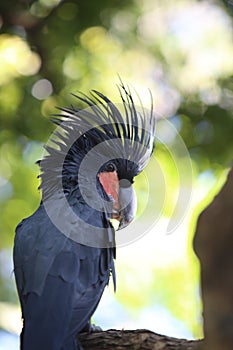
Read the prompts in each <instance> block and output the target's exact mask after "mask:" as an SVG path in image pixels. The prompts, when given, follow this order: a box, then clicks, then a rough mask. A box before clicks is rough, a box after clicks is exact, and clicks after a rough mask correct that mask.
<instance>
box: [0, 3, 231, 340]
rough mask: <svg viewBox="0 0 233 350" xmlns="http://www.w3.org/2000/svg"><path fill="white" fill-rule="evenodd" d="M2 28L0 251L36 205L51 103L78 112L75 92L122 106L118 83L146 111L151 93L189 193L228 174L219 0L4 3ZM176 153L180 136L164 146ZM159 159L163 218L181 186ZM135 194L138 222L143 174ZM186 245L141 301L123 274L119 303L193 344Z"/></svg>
mask: <svg viewBox="0 0 233 350" xmlns="http://www.w3.org/2000/svg"><path fill="white" fill-rule="evenodd" d="M0 27H1V33H0V234H1V239H0V252H1V251H2V252H5V251H6V250H7V251H8V249H11V248H12V245H13V237H14V230H15V226H16V225H17V223H18V222H19V221H20V220H21V219H22V218H23V217H26V216H28V215H30V214H31V213H32V212H33V211H34V210H35V209H36V207H37V206H38V204H39V201H40V193H39V191H38V190H37V188H38V185H39V181H38V179H37V175H38V168H37V166H36V165H35V164H34V163H35V161H36V160H37V159H39V158H40V157H41V156H42V154H43V146H42V145H43V143H44V142H46V141H47V139H48V137H49V135H50V133H51V131H52V130H53V126H52V125H51V123H50V120H49V118H50V116H51V114H53V113H56V106H66V105H70V104H71V103H72V104H75V103H76V102H75V100H74V98H73V97H71V95H70V93H71V92H73V93H75V92H76V91H78V90H79V91H80V90H81V91H83V92H86V93H88V91H89V90H91V89H97V90H100V91H102V92H103V93H105V94H107V95H108V96H109V97H110V98H111V99H113V100H114V101H117V89H116V88H115V84H116V83H117V80H118V79H117V74H120V76H121V77H122V79H123V80H124V81H126V82H129V83H132V85H133V86H134V87H135V88H136V90H137V91H138V93H139V94H140V97H141V100H142V102H143V103H144V104H145V105H148V106H149V96H148V93H147V88H150V89H151V91H152V94H153V96H154V105H155V111H156V113H157V114H158V115H159V118H169V120H170V122H171V123H172V124H173V125H174V127H175V128H176V129H177V132H179V134H180V136H181V137H182V138H183V140H184V142H185V145H186V147H187V148H188V151H189V154H190V157H191V160H192V165H193V172H194V179H195V181H194V186H197V187H198V179H199V177H200V175H202V174H209V175H211V176H212V177H213V178H214V179H215V180H214V181H213V182H212V184H213V185H215V184H216V179H217V178H219V177H220V176H221V174H223V173H224V170H225V169H226V167H228V166H229V165H230V162H231V161H232V151H233V137H232V136H233V120H232V119H233V117H232V114H233V113H232V112H233V80H232V76H233V59H232V57H233V45H232V31H233V29H232V19H231V17H230V15H229V14H228V13H227V10H226V9H225V8H224V6H223V3H222V2H215V3H210V2H206V1H203V2H199V1H196V0H191V1H187V0H179V1H176V2H174V1H171V0H164V1H159V0H156V1H151V0H129V1H127V2H126V1H123V0H118V1H116V0H112V1H107V0H101V1H90V0H86V1H74V0H73V1H72V0H64V1H60V0H49V1H45V0H38V1H34V0H28V1H25V0H19V1H13V0H11V1H8V2H4V3H3V2H1V4H0ZM159 123H160V122H159V121H158V126H159ZM173 144H175V139H174V140H173V139H171V141H170V148H171V149H172V147H173ZM155 157H156V159H157V160H158V162H159V164H160V165H161V167H162V168H163V171H164V179H165V180H164V181H165V182H166V186H167V191H168V198H167V199H166V202H165V206H164V207H163V208H162V214H163V215H164V216H166V217H169V216H170V215H172V212H173V204H174V202H175V200H176V192H177V189H178V186H179V183H178V175H177V174H176V165H175V164H174V160H172V158H171V157H170V153H169V151H168V150H167V149H166V148H165V147H164V146H163V144H162V143H160V142H158V143H157V148H156V151H155ZM153 164H154V163H153ZM158 169H159V167H158ZM150 172H151V173H152V174H153V172H154V178H155V182H154V185H153V186H152V187H153V188H151V189H150V190H151V191H152V193H153V196H154V198H155V204H154V206H151V207H150V208H149V209H148V212H147V215H148V216H149V215H153V213H154V211H159V210H161V205H162V204H161V203H163V201H164V198H163V195H164V194H163V193H162V192H161V191H160V185H158V183H157V184H156V168H155V166H154V167H153V166H152V165H151V166H150ZM184 172H185V170H184ZM209 175H208V176H209ZM216 188H217V187H216ZM136 189H137V192H138V197H139V214H140V213H141V212H142V211H143V210H144V209H143V208H144V207H145V206H146V201H147V197H146V196H147V190H146V180H145V179H144V180H143V176H142V177H141V180H139V181H138V182H137V184H136ZM200 200H201V198H200ZM158 203H159V204H158ZM197 203H198V199H196V202H195V205H196V204H197ZM156 206H158V208H156ZM194 225H195V224H193V225H192V227H191V229H190V236H191V235H192V233H193V230H194ZM185 244H186V247H188V249H187V252H188V253H187V256H186V258H185V259H186V260H182V262H178V263H177V265H175V266H172V267H171V266H170V267H169V266H168V267H167V268H166V269H165V268H161V267H160V268H158V267H153V263H152V267H151V273H150V279H149V283H148V284H146V287H145V289H146V290H147V292H146V293H147V294H148V295H147V294H145V292H144V293H143V294H142V293H141V292H140V288H139V289H138V291H137V288H136V291H135V287H134V288H133V287H132V285H133V284H134V283H133V284H131V283H129V282H127V281H129V275H130V273H131V270H130V266H128V269H127V267H125V268H124V267H120V266H119V268H120V269H121V270H122V277H121V278H122V281H123V282H122V283H123V284H124V288H122V289H121V291H119V294H118V296H117V297H118V298H119V300H120V301H121V302H122V303H123V304H125V305H126V307H134V308H135V307H137V306H138V308H141V307H144V306H146V305H150V304H153V303H157V302H160V303H162V304H163V305H164V306H166V307H168V308H169V309H170V311H171V313H173V315H175V316H176V317H178V318H180V319H183V320H184V321H185V322H186V324H187V327H188V328H189V329H190V330H192V331H193V333H194V334H195V335H200V324H199V323H198V320H197V319H195V317H196V316H195V315H196V314H197V311H196V310H197V308H198V307H200V300H199V299H198V298H197V296H196V295H197V294H198V293H197V288H198V287H197V285H198V275H197V271H198V266H197V263H196V262H194V259H195V258H194V257H193V255H192V253H190V252H191V249H190V247H191V239H190V238H189V239H188V240H187V242H186V241H185ZM174 249H179V247H176V248H175V247H174ZM154 258H155V259H156V256H155V257H154ZM145 259H146V257H145ZM1 261H2V260H1ZM184 264H185V266H184ZM142 265H143V263H142ZM2 270H3V269H2ZM2 270H1V269H0V272H1V271H2ZM126 271H127V273H126ZM136 273H137V272H136ZM132 276H134V277H135V269H133V271H132ZM143 276H144V272H142V275H141V278H142V280H143ZM8 277H9V276H8ZM8 277H6V275H5V274H4V273H3V272H1V273H0V300H10V301H12V300H14V301H15V300H16V297H15V294H14V293H13V294H12V292H10V289H11V288H12V286H11V285H10V286H8V282H7V280H8ZM144 277H145V276H144ZM136 278H137V276H136ZM141 283H142V281H141ZM139 287H140V286H139ZM188 304H189V305H188ZM197 304H198V305H199V306H197Z"/></svg>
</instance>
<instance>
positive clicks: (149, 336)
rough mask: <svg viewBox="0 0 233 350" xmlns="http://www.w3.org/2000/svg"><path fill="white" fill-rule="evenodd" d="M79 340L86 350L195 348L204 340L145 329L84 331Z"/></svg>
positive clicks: (169, 349) (186, 349)
mask: <svg viewBox="0 0 233 350" xmlns="http://www.w3.org/2000/svg"><path fill="white" fill-rule="evenodd" d="M79 340H80V342H81V344H82V346H83V348H84V349H85V350H113V349H114V350H125V349H130V350H194V349H196V348H197V347H198V346H199V345H200V344H201V342H202V341H198V340H197V341H192V340H191V341H190V340H185V339H176V338H172V337H167V336H165V335H160V334H157V333H153V332H151V331H148V330H145V329H139V330H133V331H131V330H130V331H129V330H125V331H124V330H121V331H120V330H113V329H111V330H108V331H98V332H93V333H90V334H87V333H82V334H81V335H80V336H79Z"/></svg>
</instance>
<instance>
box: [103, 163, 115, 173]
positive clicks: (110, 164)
mask: <svg viewBox="0 0 233 350" xmlns="http://www.w3.org/2000/svg"><path fill="white" fill-rule="evenodd" d="M105 169H106V171H109V172H113V171H115V170H116V166H115V164H113V163H108V164H107V165H106V168H105Z"/></svg>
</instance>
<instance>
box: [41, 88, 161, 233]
mask: <svg viewBox="0 0 233 350" xmlns="http://www.w3.org/2000/svg"><path fill="white" fill-rule="evenodd" d="M118 89H119V92H120V97H121V101H122V103H121V104H119V105H116V104H114V103H112V102H111V101H110V100H109V99H108V98H107V97H106V96H105V95H103V94H102V93H100V92H98V91H95V90H94V91H92V93H91V97H88V96H87V95H84V94H82V93H80V94H78V95H75V97H77V98H78V99H79V101H81V102H82V103H84V104H85V105H86V106H87V108H86V109H76V108H73V107H72V108H61V111H62V113H60V114H59V115H57V116H56V117H55V118H54V122H55V123H56V124H57V125H58V127H57V129H56V130H55V132H54V134H53V137H52V140H51V141H52V144H51V142H50V144H47V145H46V147H45V149H46V151H47V154H46V156H45V157H44V158H43V160H42V161H41V162H40V167H41V175H40V176H41V178H42V182H41V189H42V200H43V201H46V200H48V199H50V198H53V197H58V196H59V195H60V196H62V195H63V194H64V195H65V198H66V200H67V202H68V203H69V205H70V207H72V210H74V211H76V213H77V214H78V215H79V216H80V217H81V219H82V220H83V221H85V222H87V223H90V224H91V225H93V222H95V224H94V225H96V226H101V225H103V221H104V225H105V227H109V225H111V220H112V219H115V220H117V221H118V222H119V229H121V228H124V227H126V226H127V225H128V224H129V223H130V222H131V221H132V220H133V218H134V216H135V213H136V207H137V200H136V195H135V191H134V188H133V183H134V178H135V177H136V176H137V175H138V174H139V173H140V172H141V171H142V170H143V169H144V168H145V166H146V165H147V163H148V161H149V159H150V157H151V154H152V152H153V148H154V137H155V117H154V114H153V108H152V106H151V110H150V111H148V110H146V109H145V108H143V106H142V104H141V102H140V100H139V102H140V104H141V105H140V107H137V108H136V105H135V103H134V100H133V97H132V94H131V92H130V89H129V88H128V87H126V86H125V85H124V84H123V83H121V84H120V85H119V87H118ZM54 145H56V147H55V146H54ZM97 217H99V218H101V220H97V219H96V218H97Z"/></svg>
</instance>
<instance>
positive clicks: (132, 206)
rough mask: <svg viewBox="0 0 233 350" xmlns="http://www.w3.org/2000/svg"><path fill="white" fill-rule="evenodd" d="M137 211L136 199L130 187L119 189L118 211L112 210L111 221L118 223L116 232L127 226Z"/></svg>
mask: <svg viewBox="0 0 233 350" xmlns="http://www.w3.org/2000/svg"><path fill="white" fill-rule="evenodd" d="M136 210H137V197H136V194H135V190H134V188H133V186H132V185H130V186H129V187H120V188H119V194H118V209H116V208H113V211H112V219H116V220H118V221H119V226H118V230H121V229H122V228H124V227H126V226H128V225H129V224H130V222H131V221H132V220H133V219H134V217H135V214H136Z"/></svg>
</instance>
